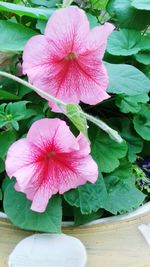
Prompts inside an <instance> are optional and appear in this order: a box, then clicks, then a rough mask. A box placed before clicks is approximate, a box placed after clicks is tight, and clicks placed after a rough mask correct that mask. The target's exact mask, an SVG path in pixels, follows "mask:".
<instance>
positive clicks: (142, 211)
mask: <svg viewBox="0 0 150 267" xmlns="http://www.w3.org/2000/svg"><path fill="white" fill-rule="evenodd" d="M147 212H150V201H149V202H147V203H145V204H144V205H142V206H141V207H139V208H138V209H136V210H134V211H132V212H129V213H127V214H124V215H116V216H110V217H106V218H101V219H97V220H94V221H92V222H90V223H86V224H84V225H81V226H79V227H82V226H85V227H86V226H91V225H96V224H104V223H108V222H119V221H124V220H128V219H133V218H135V217H138V216H139V215H143V214H145V213H147ZM0 218H4V219H8V217H7V215H6V214H5V213H3V212H0ZM73 225H74V222H72V221H70V222H62V226H63V227H69V226H73Z"/></svg>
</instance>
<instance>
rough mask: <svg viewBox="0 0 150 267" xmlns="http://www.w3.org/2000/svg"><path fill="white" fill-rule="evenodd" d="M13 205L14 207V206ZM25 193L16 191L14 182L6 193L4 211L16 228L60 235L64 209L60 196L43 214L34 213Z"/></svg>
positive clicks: (49, 204)
mask: <svg viewBox="0 0 150 267" xmlns="http://www.w3.org/2000/svg"><path fill="white" fill-rule="evenodd" d="M12 203H13V205H12ZM30 206H31V201H29V200H28V199H27V198H26V196H25V195H24V194H23V193H20V192H17V191H15V190H14V181H13V182H11V183H10V184H9V185H8V186H7V187H6V189H5V191H4V211H5V213H6V214H7V216H8V218H9V219H10V220H11V221H12V223H14V224H15V225H16V226H18V227H20V228H23V229H26V230H33V231H43V232H49V233H59V232H60V231H61V220H62V207H61V198H60V196H53V197H52V198H51V199H50V200H49V203H48V206H47V208H46V210H45V212H43V213H38V212H33V211H32V210H31V209H30Z"/></svg>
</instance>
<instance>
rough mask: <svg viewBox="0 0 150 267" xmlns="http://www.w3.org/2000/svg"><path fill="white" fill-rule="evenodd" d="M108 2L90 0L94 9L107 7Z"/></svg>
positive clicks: (105, 0)
mask: <svg viewBox="0 0 150 267" xmlns="http://www.w3.org/2000/svg"><path fill="white" fill-rule="evenodd" d="M107 3H108V0H90V4H91V7H92V9H97V10H101V9H105V8H106V5H107Z"/></svg>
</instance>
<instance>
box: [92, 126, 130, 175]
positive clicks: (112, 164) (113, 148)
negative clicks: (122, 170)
mask: <svg viewBox="0 0 150 267" xmlns="http://www.w3.org/2000/svg"><path fill="white" fill-rule="evenodd" d="M89 138H90V140H91V153H92V156H93V158H94V159H95V161H96V163H97V164H98V166H99V169H100V171H101V172H106V173H109V172H112V171H113V170H114V169H116V168H117V167H118V166H119V164H120V163H119V159H121V158H123V157H125V155H126V154H127V145H126V143H125V142H122V143H121V144H118V143H117V142H115V141H114V140H112V139H110V138H109V136H108V135H107V134H106V133H104V132H102V131H101V130H100V129H99V128H97V127H95V126H93V127H90V129H89Z"/></svg>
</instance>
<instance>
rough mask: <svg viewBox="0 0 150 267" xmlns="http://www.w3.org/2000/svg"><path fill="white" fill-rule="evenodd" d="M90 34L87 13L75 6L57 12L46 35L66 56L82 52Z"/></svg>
mask: <svg viewBox="0 0 150 267" xmlns="http://www.w3.org/2000/svg"><path fill="white" fill-rule="evenodd" d="M88 33H89V22H88V19H87V17H86V15H85V12H84V11H83V10H81V9H79V8H78V7H75V6H71V7H68V8H61V9H58V10H57V11H55V12H54V14H53V15H52V16H51V18H50V19H49V21H48V23H47V26H46V29H45V35H46V36H48V37H49V38H50V39H51V40H53V42H54V43H55V46H57V47H59V48H60V49H61V50H62V49H63V51H64V53H66V54H68V53H69V52H79V51H80V50H82V48H83V44H84V42H85V38H86V36H87V34H88Z"/></svg>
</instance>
